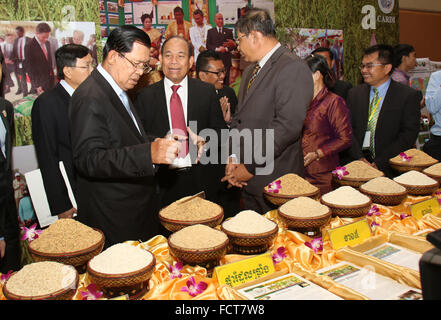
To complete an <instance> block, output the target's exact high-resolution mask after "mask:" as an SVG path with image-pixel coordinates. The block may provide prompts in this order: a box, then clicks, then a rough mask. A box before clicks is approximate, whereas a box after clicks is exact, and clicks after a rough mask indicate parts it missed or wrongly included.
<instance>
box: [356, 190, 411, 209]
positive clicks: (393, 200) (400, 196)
mask: <svg viewBox="0 0 441 320" xmlns="http://www.w3.org/2000/svg"><path fill="white" fill-rule="evenodd" d="M360 191H361V192H362V193H364V194H365V195H367V196H368V197H369V198H371V200H372V202H373V203H378V204H382V205H385V206H397V205H399V204H400V203H401V202H403V201H404V200H405V199H406V197H407V190H406V191H403V192H400V193H394V194H384V193H378V192H372V191H368V190H365V189H363V187H360Z"/></svg>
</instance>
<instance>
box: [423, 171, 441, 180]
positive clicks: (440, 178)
mask: <svg viewBox="0 0 441 320" xmlns="http://www.w3.org/2000/svg"><path fill="white" fill-rule="evenodd" d="M426 169H427V168H426ZM426 169H424V170H423V173H424V174H425V175H426V176H428V177H430V178H432V179H433V180H436V181H438V182H439V183H441V175H437V174H433V173H427V172H426V171H425V170H426Z"/></svg>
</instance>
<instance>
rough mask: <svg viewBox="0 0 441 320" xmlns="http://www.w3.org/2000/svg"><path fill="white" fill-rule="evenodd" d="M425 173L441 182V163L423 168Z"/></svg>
mask: <svg viewBox="0 0 441 320" xmlns="http://www.w3.org/2000/svg"><path fill="white" fill-rule="evenodd" d="M423 173H424V174H425V175H427V176H429V177H431V178H432V179H435V180H436V181H438V182H441V163H437V164H434V165H433V166H430V167H428V168H425V169H424V170H423Z"/></svg>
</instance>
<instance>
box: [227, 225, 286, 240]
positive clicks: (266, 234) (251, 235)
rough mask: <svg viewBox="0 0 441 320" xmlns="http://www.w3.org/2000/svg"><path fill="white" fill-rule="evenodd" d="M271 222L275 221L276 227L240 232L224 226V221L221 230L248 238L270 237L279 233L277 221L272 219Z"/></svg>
mask: <svg viewBox="0 0 441 320" xmlns="http://www.w3.org/2000/svg"><path fill="white" fill-rule="evenodd" d="M224 222H225V221H224ZM271 222H273V223H274V224H275V226H274V228H273V229H271V230H270V231H267V232H263V233H239V232H232V231H229V230H228V229H225V228H224V227H223V223H222V225H221V230H222V231H223V232H224V233H225V234H226V235H227V236H231V237H236V238H246V239H254V238H268V237H271V236H272V235H274V234H277V232H278V231H279V226H278V225H277V223H275V222H274V221H271Z"/></svg>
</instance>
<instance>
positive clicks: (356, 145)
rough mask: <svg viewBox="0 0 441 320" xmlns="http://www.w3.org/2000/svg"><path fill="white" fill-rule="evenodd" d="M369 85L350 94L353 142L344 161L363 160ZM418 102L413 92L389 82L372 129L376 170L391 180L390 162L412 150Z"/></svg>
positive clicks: (415, 134)
mask: <svg viewBox="0 0 441 320" xmlns="http://www.w3.org/2000/svg"><path fill="white" fill-rule="evenodd" d="M370 88H371V87H370V86H369V85H368V84H361V85H359V86H358V87H355V88H353V89H351V90H349V93H348V99H347V105H348V107H349V110H350V112H351V123H352V130H353V134H354V138H353V140H352V147H351V148H350V149H349V150H348V151H347V152H348V153H347V154H348V155H349V158H348V159H347V161H349V160H350V161H352V160H358V159H360V158H362V157H363V152H362V146H363V139H364V136H365V133H366V129H367V122H368V112H369V92H370ZM420 116H421V112H420V100H419V97H418V93H417V91H416V90H414V89H412V88H410V87H407V86H404V85H402V84H400V83H398V82H395V81H393V80H392V81H391V83H390V86H389V89H388V91H387V93H386V96H385V98H384V101H383V105H382V107H381V110H380V114H379V116H378V121H377V127H376V129H375V159H374V162H375V163H376V164H377V167H378V169H379V170H381V171H383V172H384V173H385V174H386V175H387V176H393V175H394V173H393V172H392V171H391V168H390V166H389V163H388V162H389V159H390V158H393V157H395V156H397V155H398V154H400V152H403V151H406V150H407V149H410V148H413V146H414V145H415V141H416V138H417V136H418V132H419V127H420Z"/></svg>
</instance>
